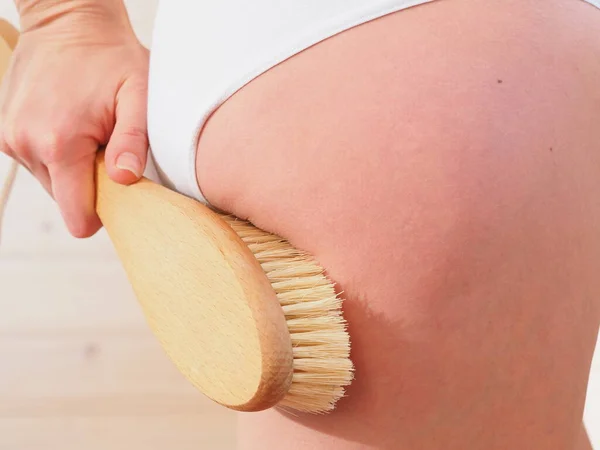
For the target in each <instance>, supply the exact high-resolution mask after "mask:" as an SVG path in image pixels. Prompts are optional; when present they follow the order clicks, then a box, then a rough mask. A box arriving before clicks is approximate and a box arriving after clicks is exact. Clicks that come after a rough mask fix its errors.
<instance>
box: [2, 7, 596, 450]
mask: <svg viewBox="0 0 600 450" xmlns="http://www.w3.org/2000/svg"><path fill="white" fill-rule="evenodd" d="M126 3H127V6H128V8H129V11H130V15H131V19H132V22H133V24H134V28H135V29H136V32H137V33H138V35H139V36H140V39H141V40H142V42H143V43H144V44H145V45H148V46H150V44H151V29H152V20H153V17H154V13H155V8H156V5H157V3H158V0H128V1H126ZM0 16H2V17H5V18H7V19H9V20H11V21H13V22H14V23H17V15H16V11H15V9H14V6H13V4H12V1H11V0H0ZM5 162H6V161H5V160H4V159H1V158H0V177H1V176H3V174H4V172H5V168H6V163H5ZM32 192H33V191H32ZM35 192H37V191H35ZM32 196H33V197H35V201H33V205H39V206H40V207H39V209H38V211H40V214H38V216H35V217H34V216H32V215H31V213H25V210H24V209H21V208H12V209H11V214H13V216H12V217H13V220H12V221H11V222H10V223H12V226H11V229H12V230H14V234H15V235H19V236H21V238H22V239H23V240H27V241H28V242H29V246H31V242H32V241H33V242H34V243H35V242H38V241H37V240H36V239H38V240H39V242H42V244H40V245H41V248H49V247H48V246H50V247H55V246H56V245H60V244H52V243H49V242H45V241H43V238H36V237H35V236H32V235H31V234H30V233H29V232H33V233H35V230H34V228H32V227H31V223H38V222H43V223H49V222H53V221H56V222H57V223H60V220H59V218H58V217H57V216H54V215H53V213H50V212H48V211H49V210H50V209H51V208H52V205H51V203H50V201H49V200H48V199H47V198H45V197H43V196H40V194H39V192H38V193H37V194H35V195H34V194H32ZM21 201H22V202H23V203H29V207H30V208H29V210H31V206H32V203H31V201H28V200H27V199H21ZM42 205H43V206H42ZM19 210H20V212H21V213H22V215H21V216H20V217H21V220H22V223H15V222H14V221H15V220H17V221H18V220H19V218H18V215H19ZM41 211H43V213H41ZM48 215H50V216H51V217H50V218H49V217H48ZM17 229H18V230H20V232H17ZM599 231H600V230H599ZM7 234H8V231H7ZM99 239H100V240H101V239H103V236H100V237H99ZM61 242H62V243H66V242H69V241H67V240H65V239H63V240H61ZM5 245H8V246H9V248H8V249H7V248H6V247H4V250H3V251H9V252H10V251H11V248H12V251H14V252H17V253H18V252H19V247H18V245H19V244H18V243H17V244H15V245H14V246H13V245H11V244H10V243H7V244H6V243H5ZM64 245H65V246H66V247H68V248H65V249H64V251H66V252H68V251H78V250H76V249H77V248H81V244H79V246H78V245H77V244H75V243H73V242H71V243H69V244H64ZM51 301H52V299H51V298H50V299H48V302H51ZM599 342H600V341H599ZM599 347H600V345H599ZM585 422H586V424H587V427H588V430H589V433H590V435H591V438H592V442H593V443H594V445H595V448H598V449H600V349H599V351H597V352H596V358H595V362H594V365H593V369H592V375H591V383H590V387H589V392H588V401H587V406H586V411H585ZM0 448H2V443H1V442H0ZM15 450H19V449H15Z"/></svg>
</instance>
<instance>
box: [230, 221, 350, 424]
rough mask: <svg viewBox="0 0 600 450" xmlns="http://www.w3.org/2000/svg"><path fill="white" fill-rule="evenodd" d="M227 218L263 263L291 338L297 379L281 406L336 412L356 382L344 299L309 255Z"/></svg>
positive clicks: (294, 380) (246, 224) (243, 223)
mask: <svg viewBox="0 0 600 450" xmlns="http://www.w3.org/2000/svg"><path fill="white" fill-rule="evenodd" d="M224 219H225V220H226V222H227V223H228V224H229V225H230V226H231V227H232V228H233V230H234V231H235V232H236V233H237V234H238V235H239V236H240V237H241V238H242V240H243V241H244V243H245V244H246V245H248V247H249V248H250V251H251V252H252V253H253V254H254V256H255V257H256V259H257V260H258V262H259V263H260V264H261V266H262V268H263V270H264V271H265V273H266V275H267V277H268V279H269V281H270V282H271V285H272V286H273V289H274V290H275V293H276V294H277V298H278V299H279V302H280V304H281V307H282V309H283V312H284V314H285V318H286V321H287V325H288V329H289V331H290V336H291V337H292V346H293V355H294V375H293V378H292V385H291V387H290V390H289V391H288V393H287V395H286V397H285V398H284V399H283V401H282V402H281V403H280V404H279V406H281V407H283V408H289V409H293V410H296V411H301V412H309V413H317V414H318V413H325V412H329V411H332V410H333V409H334V408H335V405H336V403H337V401H338V400H339V399H340V398H342V397H343V396H344V393H345V388H346V386H348V385H349V384H350V383H351V382H352V379H353V377H354V367H353V365H352V362H351V361H350V337H349V335H348V331H347V326H346V321H345V320H344V318H343V316H342V299H341V298H340V297H339V295H338V294H337V293H336V292H335V288H334V285H333V283H332V282H331V281H330V280H329V279H328V278H327V277H326V276H325V273H324V270H323V268H322V267H321V266H319V264H317V263H316V261H315V260H314V259H313V258H312V257H311V256H310V255H308V254H306V253H304V252H302V251H300V250H297V249H295V248H294V247H292V245H291V244H290V243H289V242H287V241H286V240H285V239H282V238H281V237H279V236H276V235H273V234H270V233H267V232H266V231H263V230H260V229H258V228H256V227H255V226H253V225H252V224H251V223H249V222H246V221H244V220H240V219H237V218H236V217H233V216H225V217H224Z"/></svg>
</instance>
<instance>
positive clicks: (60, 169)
mask: <svg viewBox="0 0 600 450" xmlns="http://www.w3.org/2000/svg"><path fill="white" fill-rule="evenodd" d="M82 144H83V145H82ZM85 146H86V145H85V143H80V144H79V145H78V147H77V151H78V152H80V154H81V155H82V156H81V157H79V158H77V159H75V160H73V161H67V162H61V163H52V164H49V165H48V172H49V175H50V179H51V180H52V194H53V197H54V200H56V203H58V206H59V208H60V211H61V213H62V216H63V219H64V221H65V223H66V225H67V228H68V229H69V232H70V233H71V234H72V235H73V236H75V237H78V238H85V237H90V236H92V235H93V234H95V233H96V231H98V230H99V229H100V227H101V226H102V224H101V223H100V219H99V218H98V215H97V214H96V208H95V199H96V192H95V180H94V160H95V149H96V143H95V142H91V141H90V142H88V143H87V147H89V148H88V151H84V149H85Z"/></svg>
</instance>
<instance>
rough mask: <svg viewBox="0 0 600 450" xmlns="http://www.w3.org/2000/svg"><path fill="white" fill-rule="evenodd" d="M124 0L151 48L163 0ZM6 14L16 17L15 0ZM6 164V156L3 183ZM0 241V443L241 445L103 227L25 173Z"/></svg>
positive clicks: (599, 421)
mask: <svg viewBox="0 0 600 450" xmlns="http://www.w3.org/2000/svg"><path fill="white" fill-rule="evenodd" d="M167 1H168V0H167ZM126 3H127V6H128V8H129V11H130V14H131V18H132V21H133V23H134V27H135V29H136V32H137V33H138V34H139V36H140V38H141V39H142V41H143V42H144V43H145V44H146V45H148V46H151V29H152V20H153V17H154V12H155V8H156V4H157V0H129V1H126ZM0 16H1V17H5V18H7V19H9V20H11V21H13V23H17V16H16V12H15V10H14V6H13V4H12V0H0ZM7 162H8V161H7V158H5V157H4V156H3V155H0V180H3V179H4V175H5V174H6V169H7V167H8V164H7ZM599 232H600V230H599ZM2 238H3V239H2V243H1V244H0V450H37V449H44V450H71V449H73V450H75V449H77V450H82V449H86V450H97V449H98V450H99V449H103V450H104V449H111V450H121V449H123V450H138V449H140V450H141V449H143V450H154V449H161V450H163V449H173V450H187V449H207V450H229V449H233V448H234V440H235V436H234V427H235V414H234V413H232V412H230V411H228V410H225V409H223V408H220V407H218V406H215V405H213V404H212V403H211V402H210V401H208V400H206V399H205V398H204V397H203V396H202V395H201V394H199V393H198V392H196V391H195V390H194V389H193V388H192V387H191V386H190V385H189V384H188V383H187V382H186V381H185V380H184V379H183V377H182V376H181V375H180V374H179V373H178V372H177V371H176V370H175V369H174V368H173V366H172V365H171V363H170V362H169V361H168V360H167V358H166V356H164V354H163V352H162V350H161V349H160V347H159V345H158V344H157V342H156V341H155V340H154V338H153V336H152V335H151V334H150V332H149V330H148V328H147V326H146V323H145V321H144V318H143V316H142V313H141V311H140V309H139V308H138V306H137V304H136V301H135V299H134V297H133V294H132V291H131V289H130V287H129V285H128V283H127V280H126V278H125V275H124V273H123V270H122V269H121V266H120V263H119V262H118V260H117V258H116V256H115V254H114V251H113V249H112V247H111V244H110V241H109V240H108V238H107V237H106V235H105V233H104V232H100V233H99V234H98V235H97V236H96V237H94V238H92V239H89V240H76V239H73V238H71V237H69V235H68V234H67V232H66V231H65V229H64V227H63V225H62V221H61V218H60V215H59V214H58V212H57V211H56V208H55V207H54V205H53V203H52V201H51V200H50V198H49V197H48V196H47V194H46V193H45V192H44V191H43V190H42V189H41V188H40V187H39V186H38V184H37V183H36V182H35V180H33V179H32V178H31V177H30V176H29V174H27V173H26V172H25V171H21V172H20V173H19V176H18V180H17V185H16V189H15V192H14V196H13V197H12V199H11V202H10V204H9V208H8V211H7V217H6V222H5V230H4V233H3V236H2ZM597 354H598V352H597ZM591 380H592V382H591V386H590V390H589V394H588V403H587V408H586V424H587V426H588V429H589V431H590V434H591V436H592V440H593V442H594V443H595V445H596V447H597V448H598V449H600V355H599V356H598V357H597V358H596V363H595V366H594V369H593V372H592V378H591Z"/></svg>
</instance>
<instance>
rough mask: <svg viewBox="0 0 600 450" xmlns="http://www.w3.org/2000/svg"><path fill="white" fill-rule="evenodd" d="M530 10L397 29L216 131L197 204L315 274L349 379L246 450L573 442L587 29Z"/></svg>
mask: <svg viewBox="0 0 600 450" xmlns="http://www.w3.org/2000/svg"><path fill="white" fill-rule="evenodd" d="M540 5H541V3H540V2H537V1H535V0H518V1H517V0H507V1H505V2H495V3H494V4H493V5H492V4H490V3H489V2H488V1H484V0H453V1H448V2H443V1H440V2H435V3H432V4H428V5H425V6H423V7H418V8H412V9H410V10H407V11H403V12H401V13H398V14H393V15H390V16H388V17H386V18H383V19H381V20H377V21H375V22H372V23H369V24H367V25H364V26H361V27H358V28H355V29H353V30H351V31H349V32H346V33H343V34H341V35H339V36H337V37H335V38H332V39H330V40H327V41H325V42H323V43H321V44H319V45H317V46H315V47H313V48H311V49H309V50H307V51H305V52H303V53H301V54H299V55H298V56H296V57H294V58H292V59H290V60H288V61H286V62H285V63H283V64H281V65H279V66H277V67H276V68H274V69H272V70H271V71H269V72H267V73H266V74H264V75H262V76H261V77H259V78H258V79H256V80H255V81H253V82H252V83H250V84H249V85H248V86H247V87H246V88H244V89H242V90H241V91H240V92H238V93H237V94H236V95H235V96H234V97H233V98H231V99H230V100H229V101H228V102H226V103H225V105H223V107H221V108H220V109H219V110H218V111H217V112H216V113H215V114H214V115H213V117H212V118H211V120H210V121H209V123H208V125H207V127H206V129H205V131H204V133H203V135H202V138H201V140H200V145H199V152H198V160H197V161H198V162H197V167H198V175H199V179H200V180H202V189H203V192H204V194H205V196H206V197H207V198H208V199H209V200H210V201H211V202H212V203H213V204H215V205H216V206H217V207H220V208H223V209H225V210H228V211H232V212H233V213H235V214H236V215H238V216H240V217H243V218H250V219H251V220H252V221H254V222H255V223H256V224H257V225H258V226H261V227H263V228H265V229H267V230H269V231H274V232H277V233H279V234H281V235H283V236H284V237H286V238H288V239H290V240H291V242H292V243H293V244H294V245H296V246H298V247H300V248H303V249H306V250H308V251H309V252H311V253H312V254H314V255H315V256H316V257H317V258H318V260H319V261H320V262H321V263H322V264H323V266H324V267H326V268H327V270H328V272H329V274H330V275H331V276H332V277H333V279H334V280H335V281H336V282H337V283H338V284H339V288H340V290H343V291H344V293H345V295H346V296H347V302H346V306H345V314H346V317H347V319H348V320H349V323H350V332H351V336H352V344H353V358H354V360H355V363H356V366H357V373H356V376H357V378H356V381H355V383H354V384H353V386H352V387H351V388H350V389H349V391H348V398H347V399H344V400H342V401H341V402H340V405H339V409H338V411H337V412H335V413H333V414H331V415H329V416H326V417H318V418H314V417H304V416H294V417H291V416H285V415H282V414H281V413H279V412H276V411H269V412H265V413H260V414H252V415H243V416H241V417H240V443H241V444H240V448H242V449H243V450H252V449H255V448H261V449H269V448H286V449H294V448H303V449H304V448H314V449H317V450H319V449H328V450H337V449H344V450H353V449H363V448H382V449H402V450H405V449H407V450H412V449H422V448H427V449H432V450H435V449H438V448H440V449H441V448H443V449H444V450H448V449H471V448H486V449H504V448H544V449H564V448H570V446H571V444H572V443H573V442H574V440H575V439H576V437H577V436H578V435H579V433H580V429H581V414H582V408H583V402H584V398H585V388H586V383H587V375H588V371H589V363H590V359H591V355H592V353H593V348H594V343H595V336H596V334H597V331H598V324H599V323H600V304H599V302H598V300H597V299H598V298H600V295H599V294H600V281H598V279H597V276H596V274H597V271H598V268H599V266H600V235H598V233H597V232H596V230H597V229H598V228H599V227H600V207H599V206H598V205H599V204H600V202H598V195H600V176H598V173H597V172H598V170H600V154H599V153H598V152H597V151H596V150H597V143H598V142H600V130H599V129H598V127H597V123H598V120H599V119H600V110H599V108H598V103H597V101H596V100H594V95H592V94H590V92H591V91H590V89H591V86H594V85H595V86H598V85H600V67H598V64H597V63H596V62H595V61H597V57H595V56H596V55H598V54H600V44H598V42H597V40H596V44H594V43H593V42H592V39H591V36H595V35H597V33H598V31H599V30H600V12H598V11H594V10H593V9H591V8H590V7H589V5H586V4H584V3H583V2H579V1H575V0H548V1H547V2H544V6H543V7H542V6H540ZM591 12H594V13H596V14H590V13H591ZM448 17H453V18H454V19H453V20H451V21H449V20H447V18H448ZM557 29H563V30H564V32H563V33H557V32H556V30H557ZM574 40H577V42H581V43H582V45H579V46H577V47H576V48H575V47H573V45H572V42H573V41H574ZM415 43H418V45H416V44H415ZM583 43H588V44H583ZM594 45H595V47H594ZM556 55H563V56H562V57H561V58H557V56H556ZM567 58H568V59H567ZM315 67H319V68H320V70H315ZM574 67H577V70H574ZM349 74H351V76H349ZM495 81H496V82H495ZM559 150H560V151H559ZM295 442H297V443H298V444H294V443H295ZM582 448H585V447H582Z"/></svg>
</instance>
